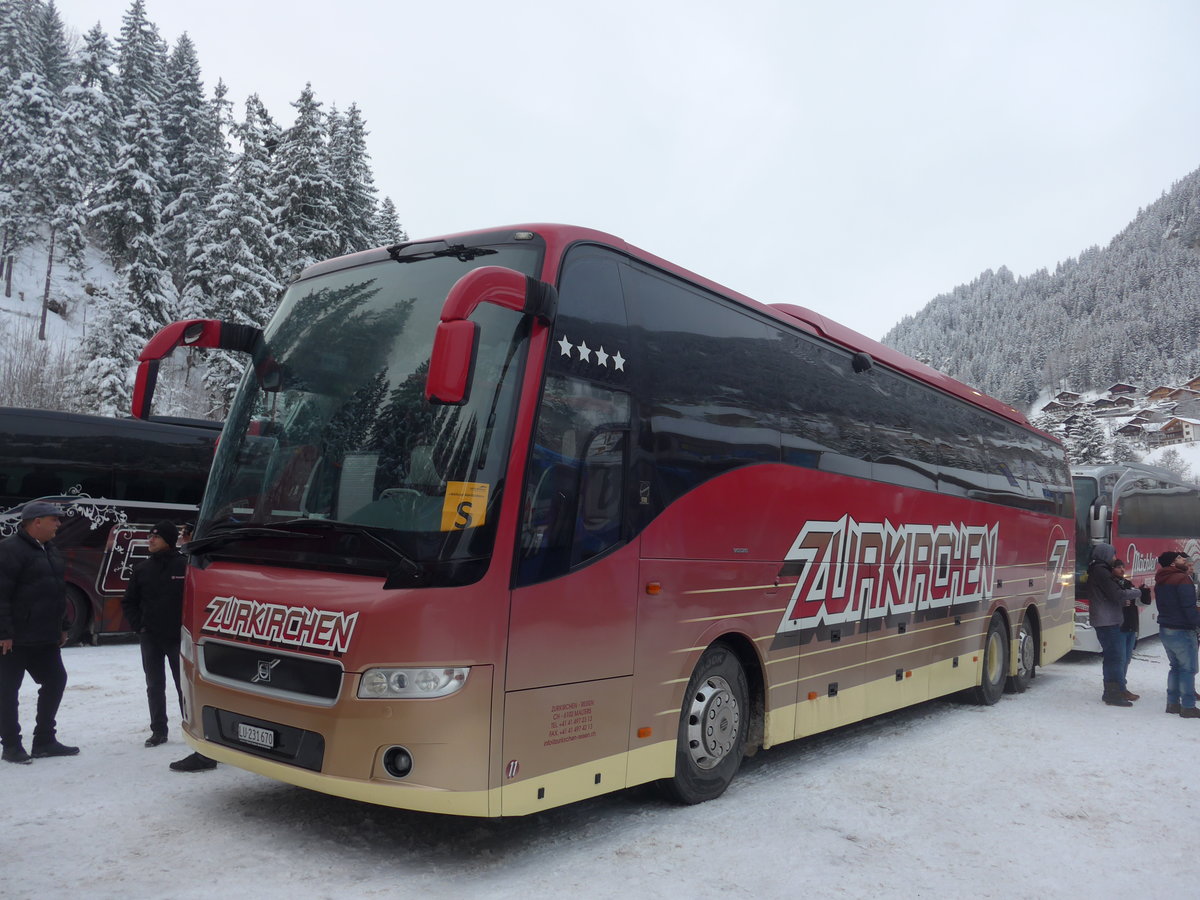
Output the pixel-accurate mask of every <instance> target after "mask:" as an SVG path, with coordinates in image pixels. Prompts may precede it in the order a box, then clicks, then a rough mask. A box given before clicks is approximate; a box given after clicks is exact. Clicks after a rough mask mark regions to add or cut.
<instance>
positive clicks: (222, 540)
mask: <svg viewBox="0 0 1200 900" xmlns="http://www.w3.org/2000/svg"><path fill="white" fill-rule="evenodd" d="M288 537H298V538H315V537H320V535H316V534H304V533H303V532H297V531H286V530H284V529H282V528H266V527H262V526H242V527H238V526H233V527H227V528H224V529H222V530H221V532H220V533H219V534H214V535H211V536H209V537H202V538H196V539H195V540H192V541H188V543H187V544H186V546H185V547H184V548H183V549H184V552H186V553H188V554H189V555H195V554H198V553H203V552H205V551H206V550H212V549H214V548H215V547H224V546H225V545H226V544H234V543H237V542H238V541H248V540H253V539H256V538H288Z"/></svg>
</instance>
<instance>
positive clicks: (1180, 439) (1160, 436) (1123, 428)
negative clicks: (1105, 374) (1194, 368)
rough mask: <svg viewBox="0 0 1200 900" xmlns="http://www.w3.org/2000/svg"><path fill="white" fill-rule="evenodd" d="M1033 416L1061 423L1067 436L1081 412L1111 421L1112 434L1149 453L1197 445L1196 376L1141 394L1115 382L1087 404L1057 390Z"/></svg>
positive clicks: (1199, 389) (1199, 382) (1199, 380)
mask: <svg viewBox="0 0 1200 900" xmlns="http://www.w3.org/2000/svg"><path fill="white" fill-rule="evenodd" d="M1037 412H1038V413H1039V414H1041V415H1045V416H1048V417H1049V418H1050V419H1052V420H1053V421H1055V422H1059V423H1061V424H1062V425H1063V426H1064V427H1065V428H1066V429H1067V431H1068V432H1070V430H1071V429H1072V427H1073V426H1075V425H1076V424H1077V423H1078V421H1079V418H1080V415H1081V413H1084V412H1087V413H1090V414H1091V415H1093V416H1095V417H1097V418H1103V419H1114V420H1116V421H1115V422H1114V425H1115V426H1116V427H1114V428H1112V431H1113V433H1114V434H1119V435H1122V436H1123V437H1126V438H1129V439H1131V440H1134V441H1138V442H1140V443H1142V444H1144V445H1145V446H1146V447H1147V448H1151V449H1153V448H1156V447H1163V446H1166V445H1169V444H1182V443H1187V442H1191V441H1200V375H1198V376H1196V377H1194V378H1190V379H1188V380H1187V381H1185V382H1183V384H1178V385H1172V384H1159V385H1155V386H1154V387H1152V388H1150V389H1149V390H1147V391H1145V392H1143V391H1142V390H1141V389H1140V388H1139V387H1138V386H1137V385H1134V384H1130V383H1128V382H1124V381H1118V382H1116V383H1115V384H1112V385H1109V387H1108V389H1107V390H1105V391H1104V392H1103V393H1102V394H1101V396H1099V397H1095V399H1091V400H1084V399H1083V394H1082V393H1079V392H1077V391H1071V390H1061V391H1059V392H1058V393H1057V394H1055V395H1054V397H1053V399H1051V400H1050V401H1049V402H1048V403H1046V404H1045V405H1043V406H1042V407H1041V408H1040V409H1038V410H1037ZM1118 423H1119V424H1118ZM1110 427H1111V426H1110Z"/></svg>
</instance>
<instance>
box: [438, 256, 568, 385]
mask: <svg viewBox="0 0 1200 900" xmlns="http://www.w3.org/2000/svg"><path fill="white" fill-rule="evenodd" d="M557 301H558V295H557V294H556V293H555V290H554V288H553V287H552V286H550V285H548V284H546V283H544V282H541V281H538V280H537V279H534V278H529V277H527V276H525V275H522V274H521V273H520V272H516V271H514V270H512V269H507V268H505V267H503V266H484V267H482V268H479V269H473V270H472V271H470V272H468V273H467V274H466V275H464V276H463V277H462V278H460V279H458V281H456V282H454V286H453V287H451V288H450V292H449V293H448V294H447V295H446V302H445V303H443V304H442V316H441V321H440V322H438V326H437V332H436V333H435V334H434V336H433V350H432V351H431V353H430V357H429V371H428V372H427V374H426V376H425V398H426V399H427V400H428V401H429V402H430V403H442V404H448V405H452V406H461V405H462V404H463V403H466V402H467V400H468V398H469V396H470V392H471V378H472V375H473V374H474V369H475V352H476V350H477V349H478V348H479V326H478V325H477V324H475V323H474V322H472V321H470V317H471V313H473V312H474V311H475V310H476V309H478V308H479V306H480V304H483V303H492V304H495V305H496V306H502V307H504V308H505V309H511V310H514V311H516V312H519V313H522V314H525V315H532V316H535V317H537V318H538V319H540V320H541V321H543V322H545V323H547V324H548V323H549V322H551V321H552V320H553V318H554V308H555V306H556V305H557Z"/></svg>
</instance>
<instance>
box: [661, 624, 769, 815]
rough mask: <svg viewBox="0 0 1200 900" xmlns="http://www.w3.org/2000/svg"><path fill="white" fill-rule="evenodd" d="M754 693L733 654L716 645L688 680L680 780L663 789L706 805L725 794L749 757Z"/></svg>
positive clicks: (669, 781)
mask: <svg viewBox="0 0 1200 900" xmlns="http://www.w3.org/2000/svg"><path fill="white" fill-rule="evenodd" d="M749 725H750V690H749V688H748V687H747V683H746V673H745V671H744V670H743V669H742V664H741V663H740V662H739V661H738V658H737V656H736V655H735V654H734V653H733V651H732V650H731V649H730V648H729V647H727V646H726V645H724V644H720V643H718V644H713V645H712V646H711V647H709V648H708V649H707V650H705V651H704V655H702V656H701V657H700V661H699V662H698V663H696V669H695V671H694V672H692V677H691V679H690V680H689V681H688V686H687V690H686V691H685V692H684V695H683V707H682V710H681V712H680V717H679V734H678V736H677V743H676V748H675V776H674V777H673V778H664V779H663V780H661V781H660V782H659V783H658V784H659V788H660V789H661V790H662V791H663V793H664V794H666V796H667V797H669V798H670V799H672V800H674V801H676V802H678V803H687V804H694V803H703V802H704V801H706V800H713V799H715V798H717V797H719V796H721V794H723V793H725V788H727V787H729V783H730V782H731V781H733V776H734V775H735V774H737V770H738V768H739V767H740V766H741V764H742V757H743V756H744V755H745V752H746V734H747V732H748V730H749Z"/></svg>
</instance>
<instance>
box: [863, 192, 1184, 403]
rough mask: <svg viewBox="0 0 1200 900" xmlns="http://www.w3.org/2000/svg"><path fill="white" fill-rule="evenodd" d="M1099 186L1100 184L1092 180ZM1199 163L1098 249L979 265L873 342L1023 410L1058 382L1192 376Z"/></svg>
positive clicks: (1103, 384)
mask: <svg viewBox="0 0 1200 900" xmlns="http://www.w3.org/2000/svg"><path fill="white" fill-rule="evenodd" d="M1097 190H1103V185H1097ZM1198 304H1200V170H1197V171H1195V172H1192V173H1191V174H1190V175H1187V176H1186V177H1185V178H1183V179H1181V180H1180V181H1178V182H1176V183H1175V184H1174V185H1173V186H1172V187H1171V189H1170V190H1169V191H1167V192H1165V193H1164V194H1163V195H1162V196H1161V197H1160V198H1159V199H1158V200H1156V201H1154V202H1153V203H1151V204H1150V205H1149V206H1147V207H1146V208H1144V209H1141V210H1139V211H1138V212H1137V215H1136V216H1135V217H1134V218H1133V221H1132V222H1130V224H1129V225H1128V226H1127V227H1126V228H1125V229H1124V230H1123V231H1122V232H1121V233H1120V234H1118V235H1117V236H1116V237H1114V238H1113V239H1112V240H1111V241H1110V242H1109V244H1108V246H1106V247H1103V248H1101V247H1099V246H1093V247H1089V248H1088V249H1086V250H1085V251H1083V252H1082V253H1081V254H1080V255H1079V257H1078V258H1076V259H1069V260H1066V261H1065V262H1062V263H1059V264H1058V265H1057V266H1056V267H1055V269H1054V271H1053V272H1050V271H1048V270H1045V269H1043V270H1040V271H1038V272H1035V273H1033V274H1032V275H1028V276H1025V277H1020V278H1018V277H1015V276H1014V275H1013V273H1012V272H1010V271H1009V270H1008V269H1007V268H1004V267H1001V268H999V269H997V270H995V271H993V270H990V269H989V270H988V271H986V272H984V273H983V274H982V275H980V276H979V277H978V278H976V279H975V280H974V281H972V282H971V283H970V284H965V285H960V286H958V287H956V288H954V290H952V291H950V292H949V293H947V294H942V295H940V296H938V297H935V298H934V299H933V300H931V301H930V302H929V304H928V305H927V306H926V307H925V308H923V309H922V310H921V311H920V312H918V313H916V314H914V315H911V316H906V317H905V318H904V319H903V320H901V321H900V322H899V323H898V324H897V325H896V326H895V327H893V328H892V329H891V330H890V331H889V332H888V333H887V334H886V335H885V336H884V338H883V341H884V343H886V344H888V345H890V346H892V347H895V348H896V349H898V350H901V351H903V352H904V353H907V354H909V355H910V356H914V357H916V358H918V359H920V360H922V361H923V362H927V363H929V364H930V365H932V366H934V367H935V368H937V369H940V370H941V371H943V372H946V373H947V374H949V375H952V376H954V377H955V378H958V379H959V380H961V381H964V382H966V383H967V384H970V385H972V386H974V387H977V388H980V389H981V390H983V391H986V392H987V393H989V394H991V395H993V396H995V397H997V398H999V399H1001V400H1004V401H1006V402H1008V403H1011V404H1012V405H1014V406H1017V407H1018V408H1021V409H1026V410H1028V409H1030V407H1031V405H1032V404H1034V402H1035V401H1036V400H1037V399H1038V398H1039V396H1040V397H1043V398H1046V397H1049V396H1053V395H1054V394H1056V393H1058V392H1059V391H1062V390H1072V391H1102V390H1104V389H1106V388H1107V387H1108V386H1109V385H1111V384H1113V383H1114V382H1118V381H1129V382H1132V383H1134V384H1137V385H1139V386H1142V387H1144V388H1150V387H1152V386H1154V385H1156V384H1168V385H1170V384H1180V383H1182V382H1184V381H1186V380H1188V379H1190V378H1193V377H1195V376H1197V375H1200V316H1197V315H1196V311H1197V308H1198Z"/></svg>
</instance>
